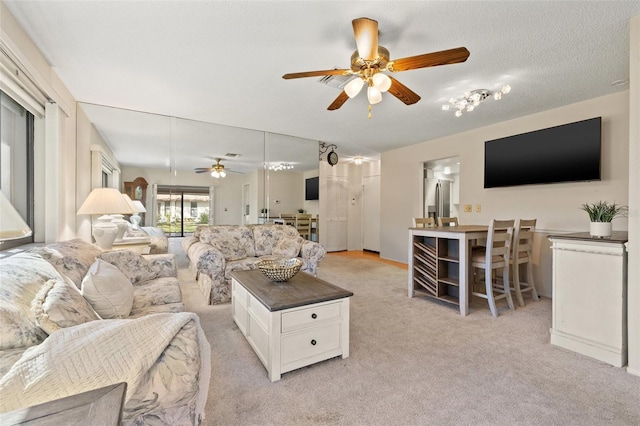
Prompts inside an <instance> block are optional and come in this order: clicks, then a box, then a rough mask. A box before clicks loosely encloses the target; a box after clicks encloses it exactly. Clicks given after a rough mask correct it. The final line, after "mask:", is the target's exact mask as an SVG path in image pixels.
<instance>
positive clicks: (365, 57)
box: [282, 18, 469, 118]
mask: <svg viewBox="0 0 640 426" xmlns="http://www.w3.org/2000/svg"><path fill="white" fill-rule="evenodd" d="M352 24H353V34H354V36H355V39H356V46H357V50H356V51H355V52H353V54H352V55H351V68H350V69H334V70H322V71H307V72H298V73H291V74H285V75H283V76H282V78H284V79H286V80H288V79H292V78H303V77H318V76H325V75H346V76H348V75H352V76H355V77H356V78H354V79H352V80H351V81H349V83H347V85H346V86H345V88H344V90H343V91H342V92H341V93H340V95H338V97H337V98H336V99H335V100H334V101H333V102H332V103H331V105H329V108H327V109H328V110H330V111H333V110H336V109H338V108H340V107H341V106H342V105H343V104H344V103H345V102H346V101H347V100H348V99H349V98H353V97H355V96H356V95H357V94H358V93H360V90H361V89H362V87H363V86H364V85H365V84H366V85H367V97H368V100H369V118H371V105H374V104H377V103H378V102H380V101H381V100H382V93H383V92H386V91H389V93H391V94H392V95H393V96H395V97H396V98H398V99H400V100H401V101H402V102H404V103H405V104H406V105H412V104H415V103H416V102H418V101H419V100H420V96H418V94H416V93H415V92H414V91H412V90H411V89H409V88H408V87H407V86H405V85H404V84H402V83H400V82H399V81H398V80H396V79H395V78H393V77H391V76H389V75H387V74H385V73H383V71H388V72H392V73H393V72H400V71H408V70H414V69H418V68H426V67H434V66H437V65H449V64H456V63H459V62H464V61H466V60H467V58H468V57H469V51H468V50H467V48H466V47H458V48H455V49H449V50H442V51H439V52H431V53H425V54H423V55H417V56H409V57H406V58H401V59H396V60H394V61H391V60H389V51H388V50H387V49H386V48H385V47H383V46H380V45H378V21H374V20H373V19H369V18H358V19H354V20H353V21H352Z"/></svg>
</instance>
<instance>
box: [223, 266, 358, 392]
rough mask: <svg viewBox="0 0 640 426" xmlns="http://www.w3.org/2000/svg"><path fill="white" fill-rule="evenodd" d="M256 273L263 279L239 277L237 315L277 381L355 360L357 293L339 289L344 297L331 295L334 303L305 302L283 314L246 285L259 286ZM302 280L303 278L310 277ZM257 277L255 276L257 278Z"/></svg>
mask: <svg viewBox="0 0 640 426" xmlns="http://www.w3.org/2000/svg"><path fill="white" fill-rule="evenodd" d="M252 272H255V273H258V274H260V272H259V271H244V272H235V273H234V277H233V278H232V281H231V283H232V315H233V320H234V321H235V323H236V324H237V326H238V328H239V329H240V331H241V332H242V334H243V335H244V336H245V338H246V339H247V341H248V342H249V344H250V345H251V347H252V348H253V350H254V351H255V353H256V354H257V355H258V358H259V359H260V361H261V362H262V364H263V365H264V366H265V368H266V369H267V372H268V374H269V379H270V380H271V381H272V382H274V381H277V380H279V379H280V376H281V374H282V373H286V372H288V371H291V370H295V369H297V368H301V367H304V366H307V365H310V364H314V363H316V362H319V361H323V360H326V359H329V358H333V357H336V356H342V358H347V357H348V356H349V297H350V296H351V295H352V293H350V292H347V291H345V290H342V289H339V290H341V292H337V293H335V294H334V296H331V297H334V298H333V299H331V300H327V301H323V302H317V303H307V301H306V300H302V299H301V301H300V303H299V306H293V307H290V308H287V309H279V310H277V309H278V307H279V306H277V305H278V304H277V303H274V304H273V305H270V306H269V307H271V308H272V309H273V310H270V309H269V308H268V307H267V306H266V305H265V304H264V303H263V302H261V301H260V300H258V297H256V296H255V295H254V294H252V293H251V292H250V291H248V290H247V288H246V287H245V286H244V285H243V284H247V283H250V284H255V283H254V282H250V278H252V277H251V273H252ZM298 275H301V277H300V278H303V277H302V276H306V275H307V274H304V273H300V274H298ZM298 275H296V276H298ZM238 276H239V277H242V279H238V278H237V277H238ZM256 277H257V275H255V274H253V278H256ZM303 279H304V280H305V281H307V285H308V281H309V280H316V281H320V280H317V279H316V278H314V277H311V276H306V277H304V278H303ZM293 284H294V285H295V283H293ZM325 284H328V283H325ZM268 285H270V286H276V285H280V286H283V285H289V284H274V283H268ZM303 285H304V283H303ZM250 288H252V290H253V289H254V288H253V287H250ZM336 288H337V287H336ZM331 290H332V291H333V289H331ZM269 300H270V301H271V302H273V301H274V299H269ZM288 302H289V301H287V303H288ZM295 304H296V303H294V305H295Z"/></svg>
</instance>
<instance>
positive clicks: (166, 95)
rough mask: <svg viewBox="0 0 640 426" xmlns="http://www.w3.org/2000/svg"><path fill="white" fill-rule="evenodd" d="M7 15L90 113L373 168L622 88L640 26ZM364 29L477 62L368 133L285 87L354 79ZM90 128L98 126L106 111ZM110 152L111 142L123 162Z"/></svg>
mask: <svg viewBox="0 0 640 426" xmlns="http://www.w3.org/2000/svg"><path fill="white" fill-rule="evenodd" d="M5 3H6V4H7V6H8V7H9V9H10V10H11V11H12V13H13V14H14V15H15V16H16V18H17V19H18V21H19V22H20V23H21V25H22V26H23V27H24V28H25V30H26V31H27V33H28V34H29V35H30V36H31V38H32V39H33V40H34V42H35V43H36V44H37V45H38V47H39V48H40V49H41V51H42V52H43V53H44V55H45V57H46V58H47V60H48V61H49V62H50V63H51V65H52V66H53V67H54V69H55V71H56V72H57V73H58V75H59V76H60V78H61V79H62V81H63V82H64V83H65V84H66V86H67V87H68V88H69V89H70V91H71V92H72V94H73V95H74V96H75V97H76V99H78V100H79V101H81V102H87V103H91V104H97V105H106V106H110V107H117V108H123V109H127V110H134V111H144V112H148V113H156V114H162V115H166V116H174V117H180V118H184V119H189V120H196V121H200V122H204V123H216V124H221V125H227V126H232V127H239V128H246V129H254V130H259V131H268V132H274V133H277V134H283V135H291V136H296V137H300V138H308V139H312V140H316V141H324V142H327V143H335V144H337V145H338V146H339V149H340V150H342V152H346V153H349V154H350V155H364V156H370V155H373V154H375V153H377V152H382V151H385V150H388V149H392V148H395V147H400V146H405V145H410V144H415V143H419V142H422V141H425V140H429V139H433V138H436V137H441V136H444V135H449V134H453V133H458V132H462V131H466V130H470V129H473V128H477V127H481V126H486V125H489V124H492V123H496V122H499V121H504V120H508V119H512V118H515V117H519V116H523V115H528V114H532V113H535V112H538V111H542V110H547V109H550V108H554V107H558V106H561V105H566V104H570V103H574V102H578V101H581V100H585V99H590V98H593V97H597V96H601V95H605V94H608V93H613V92H615V91H619V90H627V89H628V86H622V87H614V86H611V85H610V83H611V82H613V81H614V80H619V79H627V78H628V55H629V53H628V37H629V19H630V18H631V17H632V16H634V15H638V14H640V2H638V1H595V2H592V1H421V2H417V1H411V2H405V1H375V2H368V1H348V2H347V1H296V2H292V1H250V2H247V1H194V2H191V1H164V2H159V1H55V0H50V1H41V2H31V1H6V0H5ZM363 16H365V17H369V18H372V19H376V20H377V21H378V22H379V30H380V36H379V40H380V44H381V45H383V46H385V47H386V48H388V49H389V51H390V53H391V59H395V58H400V57H405V56H413V55H417V54H422V53H427V52H432V51H438V50H444V49H450V48H455V47H459V46H465V47H467V48H468V49H469V51H470V52H471V55H470V57H469V59H468V60H467V62H465V63H462V64H455V65H447V66H440V67H433V68H426V69H419V70H412V71H406V72H402V73H396V74H394V77H396V78H397V79H398V80H400V81H401V82H402V83H404V84H405V85H407V86H408V87H409V88H411V89H412V90H413V91H415V92H416V93H418V94H419V95H420V96H421V97H422V99H421V101H420V102H418V103H417V104H415V105H412V106H406V105H404V104H403V103H401V102H400V101H398V100H397V99H395V98H393V97H392V96H391V95H389V94H385V95H383V101H382V103H380V104H378V105H375V106H374V107H373V117H372V118H371V119H370V120H369V119H367V101H366V96H365V94H364V93H362V94H360V95H359V96H358V97H357V98H355V99H351V100H349V101H348V102H347V103H346V104H345V105H344V106H343V107H342V108H341V109H339V110H337V111H327V109H326V108H327V106H328V105H329V104H330V103H331V102H332V101H333V99H335V97H336V96H337V95H338V94H339V89H336V88H333V87H329V86H326V85H322V84H319V83H318V82H317V80H318V79H317V78H306V79H297V80H283V79H282V78H281V77H282V75H283V74H285V73H288V72H299V71H311V70H321V69H329V68H334V67H339V68H347V67H348V65H349V58H350V55H351V53H352V52H353V50H355V42H354V40H353V33H352V28H351V20H352V19H354V18H358V17H363ZM507 83H508V84H510V85H511V87H512V91H511V93H510V94H509V95H506V96H504V98H503V99H502V100H501V101H499V102H496V101H493V100H488V101H485V102H484V103H483V104H481V105H480V106H479V107H478V108H477V109H476V110H475V111H473V112H471V113H466V114H464V115H463V117H461V118H456V117H454V115H453V111H448V112H445V111H442V110H441V105H442V103H444V102H446V101H447V100H448V99H449V98H450V97H459V96H460V95H462V94H463V93H464V92H465V91H467V90H473V89H480V88H486V89H489V90H498V89H499V88H500V87H502V85H504V84H507ZM90 116H91V117H92V118H94V117H95V119H96V120H99V119H100V115H99V109H98V108H95V114H93V115H90ZM103 121H104V127H103V128H101V129H99V130H100V131H101V133H103V134H111V133H117V131H118V129H113V128H112V129H108V128H107V127H117V126H118V125H119V121H118V120H107V119H106V118H104V119H103ZM130 122H131V120H130ZM133 122H135V120H133ZM122 125H123V126H124V124H122ZM195 137H196V135H194V139H195ZM117 139H118V138H115V139H114V140H110V141H109V143H112V144H113V145H115V146H114V151H122V152H123V154H122V155H124V153H126V152H127V151H128V150H127V149H120V148H119V147H118V146H117V145H118V143H120V142H119V141H118V140H117ZM132 142H136V141H134V140H132V139H131V137H129V138H128V139H127V144H128V146H129V147H130V146H131V145H132ZM140 143H142V139H141V141H140ZM185 149H186V147H185ZM147 153H148V150H147ZM148 155H149V154H148ZM203 155H212V156H213V155H217V154H216V153H214V152H211V153H209V152H202V151H199V156H200V158H202V156H203ZM138 157H140V156H139V155H138ZM165 157H166V156H165ZM164 160H165V161H166V158H165V159H164ZM149 161H151V159H149ZM153 161H158V162H160V161H162V159H161V158H158V159H155V158H154V159H153ZM125 163H126V161H125ZM206 166H207V164H201V163H199V164H193V163H191V164H190V167H206Z"/></svg>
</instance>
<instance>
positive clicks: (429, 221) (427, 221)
mask: <svg viewBox="0 0 640 426" xmlns="http://www.w3.org/2000/svg"><path fill="white" fill-rule="evenodd" d="M434 226H436V221H435V220H433V218H432V217H414V218H413V227H414V228H433V227H434Z"/></svg>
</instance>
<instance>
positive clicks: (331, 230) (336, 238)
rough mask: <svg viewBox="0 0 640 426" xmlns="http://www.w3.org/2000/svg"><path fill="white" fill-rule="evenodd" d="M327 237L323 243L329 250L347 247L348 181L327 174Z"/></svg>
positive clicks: (339, 249) (344, 178)
mask: <svg viewBox="0 0 640 426" xmlns="http://www.w3.org/2000/svg"><path fill="white" fill-rule="evenodd" d="M326 182H327V187H326V188H327V191H326V198H327V218H326V222H325V223H326V227H327V233H326V236H327V239H326V242H323V245H324V247H325V249H326V250H327V251H341V250H346V249H347V214H348V202H349V193H348V183H347V178H346V177H342V176H327V180H326Z"/></svg>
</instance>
